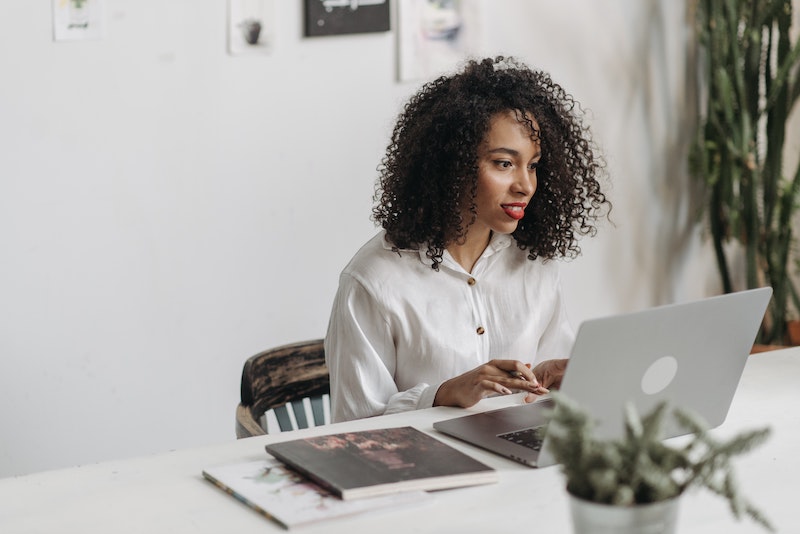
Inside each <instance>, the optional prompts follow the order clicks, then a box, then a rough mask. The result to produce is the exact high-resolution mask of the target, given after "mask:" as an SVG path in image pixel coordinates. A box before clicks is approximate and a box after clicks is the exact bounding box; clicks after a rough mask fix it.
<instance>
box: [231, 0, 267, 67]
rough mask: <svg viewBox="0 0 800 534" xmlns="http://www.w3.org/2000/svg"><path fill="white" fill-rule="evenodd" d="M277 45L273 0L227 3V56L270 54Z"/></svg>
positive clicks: (235, 0)
mask: <svg viewBox="0 0 800 534" xmlns="http://www.w3.org/2000/svg"><path fill="white" fill-rule="evenodd" d="M274 46H275V3H274V0H228V53H229V54H230V55H232V56H242V55H256V56H258V55H267V54H269V53H270V52H271V51H272V48H273V47H274Z"/></svg>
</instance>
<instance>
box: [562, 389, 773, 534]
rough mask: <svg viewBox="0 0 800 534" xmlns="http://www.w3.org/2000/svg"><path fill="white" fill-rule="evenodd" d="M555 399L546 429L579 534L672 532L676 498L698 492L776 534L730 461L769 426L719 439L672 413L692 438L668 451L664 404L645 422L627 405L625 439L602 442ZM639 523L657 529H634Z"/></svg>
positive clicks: (683, 414)
mask: <svg viewBox="0 0 800 534" xmlns="http://www.w3.org/2000/svg"><path fill="white" fill-rule="evenodd" d="M552 395H553V398H554V400H555V408H554V410H553V411H552V414H551V419H550V423H549V426H548V430H547V432H548V437H549V447H550V452H551V453H552V454H553V456H554V458H555V459H556V460H557V461H558V462H559V463H560V464H561V469H562V472H563V473H564V475H565V476H566V481H567V492H568V493H569V495H570V499H571V508H572V517H573V526H574V528H575V532H576V534H579V533H583V532H592V533H593V534H598V533H600V532H606V531H608V532H614V533H616V534H623V533H625V532H659V533H665V534H666V533H669V532H673V531H674V528H675V519H676V517H677V506H678V499H679V498H680V496H681V495H683V494H684V493H685V492H686V490H688V489H690V488H693V487H703V488H706V489H709V490H711V492H713V493H715V494H717V495H720V496H721V497H724V498H726V499H727V500H728V502H729V504H730V506H731V510H732V512H733V514H734V515H735V516H736V517H737V518H740V517H741V516H742V515H745V516H748V517H750V518H751V519H753V520H754V521H755V522H757V523H759V524H760V525H762V526H763V527H764V528H766V529H767V530H769V531H774V528H773V527H772V525H771V524H770V523H769V521H768V520H767V518H766V517H765V516H764V515H763V514H762V513H761V512H760V511H759V510H758V509H757V508H756V507H755V506H753V505H752V504H750V503H749V502H748V501H747V500H746V499H745V498H744V497H743V496H742V495H741V494H740V492H739V489H738V487H737V485H736V481H735V476H734V472H733V468H732V465H731V462H730V460H731V457H733V456H735V455H738V454H742V453H744V452H747V451H749V450H751V449H752V448H753V447H755V446H757V445H759V444H760V443H762V442H763V441H765V440H766V438H767V437H768V435H769V429H768V428H764V429H759V430H753V431H748V432H743V433H740V434H738V435H736V436H734V437H733V438H731V439H729V440H718V439H715V438H714V437H712V436H711V435H710V434H709V433H708V431H707V427H706V425H705V423H704V422H703V421H701V420H699V419H698V418H697V417H695V416H693V415H692V414H691V413H689V412H687V411H685V410H680V409H675V410H672V411H671V412H670V413H671V414H672V415H673V417H675V421H676V422H677V423H678V424H679V425H680V426H681V427H682V428H684V429H686V430H687V431H689V432H690V433H692V436H691V437H690V438H689V440H688V441H687V442H685V443H681V444H680V445H672V446H670V445H668V444H666V443H665V442H664V441H663V440H662V434H661V427H662V424H663V422H664V418H665V417H666V415H667V414H668V408H667V405H666V404H665V403H661V404H658V405H657V406H656V407H655V408H654V409H653V410H652V411H651V412H650V413H649V414H647V415H645V416H644V417H641V418H640V417H639V415H638V413H637V412H636V410H635V409H634V408H633V407H632V405H629V406H627V407H626V411H625V432H624V436H623V437H621V438H620V439H617V440H600V439H596V438H595V437H594V436H593V430H592V421H591V420H590V419H589V417H588V416H587V414H586V413H585V412H584V411H583V410H582V409H581V408H580V407H579V406H578V405H577V404H575V403H574V402H573V401H571V400H570V399H569V398H567V397H565V396H563V395H562V394H560V393H558V392H554V393H553V394H552ZM587 510H588V511H587ZM661 513H665V514H666V516H665V517H661V516H660V515H659V514H661ZM642 518H645V519H647V520H652V521H653V523H652V524H651V525H650V526H643V525H640V524H637V522H638V521H639V520H641V519H642ZM597 521H599V522H600V523H598V522H597ZM602 522H605V525H603V524H602ZM659 525H660V526H659ZM626 528H631V530H625V529H626ZM604 529H607V530H604ZM648 529H650V530H648Z"/></svg>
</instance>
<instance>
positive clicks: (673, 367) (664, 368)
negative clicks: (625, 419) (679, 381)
mask: <svg viewBox="0 0 800 534" xmlns="http://www.w3.org/2000/svg"><path fill="white" fill-rule="evenodd" d="M677 373H678V360H676V359H675V358H674V357H673V356H662V357H661V358H659V359H657V360H656V361H654V362H653V363H652V364H650V367H648V368H647V371H645V373H644V376H642V391H644V392H645V393H647V394H648V395H655V394H656V393H658V392H660V391H663V390H664V389H665V388H666V387H667V386H668V385H670V383H671V382H672V380H673V379H674V378H675V375H676V374H677Z"/></svg>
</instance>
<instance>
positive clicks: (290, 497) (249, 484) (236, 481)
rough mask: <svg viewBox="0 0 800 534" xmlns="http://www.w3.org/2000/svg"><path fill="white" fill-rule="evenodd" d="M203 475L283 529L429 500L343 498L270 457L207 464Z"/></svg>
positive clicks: (413, 496) (417, 496)
mask: <svg viewBox="0 0 800 534" xmlns="http://www.w3.org/2000/svg"><path fill="white" fill-rule="evenodd" d="M203 477H205V478H206V479H207V480H208V481H210V482H211V483H213V484H214V485H215V486H217V487H218V488H220V489H221V490H223V491H224V492H226V493H227V494H229V495H231V496H232V497H234V498H235V499H237V500H239V501H240V502H242V503H244V504H246V505H247V506H249V507H250V508H252V509H253V510H255V511H257V512H258V513H260V514H261V515H263V516H265V517H267V518H269V519H272V520H273V521H275V522H276V523H278V524H279V525H281V526H282V527H283V528H285V529H287V530H288V529H291V528H293V527H301V526H304V525H308V524H313V523H317V522H319V521H323V520H328V519H335V518H342V517H350V516H353V515H355V514H361V513H366V512H375V511H378V510H382V509H387V508H396V507H398V506H403V505H412V504H416V503H421V502H430V501H431V495H430V494H428V493H426V492H424V491H415V492H409V493H405V494H402V495H394V496H383V497H375V498H371V499H361V500H357V501H343V500H342V499H340V498H338V497H336V496H335V495H332V494H331V493H330V492H329V491H327V490H325V489H324V488H322V487H320V486H319V485H317V484H315V483H313V482H311V481H309V480H308V479H306V478H304V477H302V476H300V475H299V474H297V472H295V471H293V470H291V469H288V468H287V467H286V466H285V465H283V464H282V463H281V462H279V461H277V460H275V459H274V458H265V459H263V460H259V461H255V462H242V463H235V464H228V465H220V466H216V467H210V468H207V469H204V470H203Z"/></svg>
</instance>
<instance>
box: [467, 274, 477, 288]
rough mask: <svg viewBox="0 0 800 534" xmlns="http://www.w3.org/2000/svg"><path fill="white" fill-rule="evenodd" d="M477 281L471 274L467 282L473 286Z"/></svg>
mask: <svg viewBox="0 0 800 534" xmlns="http://www.w3.org/2000/svg"><path fill="white" fill-rule="evenodd" d="M475 282H477V280H475V279H474V278H472V277H471V276H470V277H469V279H468V280H467V283H468V284H469V285H471V286H474V285H475Z"/></svg>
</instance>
